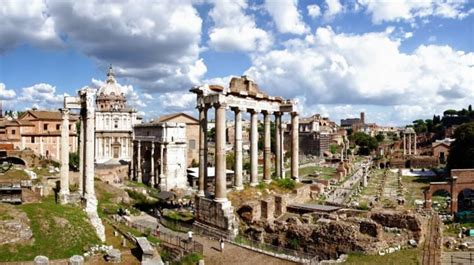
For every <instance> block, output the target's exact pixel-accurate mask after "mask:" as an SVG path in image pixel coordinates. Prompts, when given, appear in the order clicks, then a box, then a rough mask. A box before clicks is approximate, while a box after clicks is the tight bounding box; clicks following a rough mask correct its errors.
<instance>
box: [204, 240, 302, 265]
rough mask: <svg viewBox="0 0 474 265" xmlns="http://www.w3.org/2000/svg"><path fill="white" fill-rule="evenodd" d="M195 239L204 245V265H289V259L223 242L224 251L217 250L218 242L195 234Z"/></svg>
mask: <svg viewBox="0 0 474 265" xmlns="http://www.w3.org/2000/svg"><path fill="white" fill-rule="evenodd" d="M195 240H196V241H197V242H199V243H201V244H202V245H203V247H204V262H205V264H206V265H221V264H225V265H231V264H241V265H255V264H266V265H270V264H271V265H289V264H296V263H294V262H291V261H287V260H282V259H278V258H275V257H272V256H268V255H265V254H261V253H258V252H254V251H251V250H248V249H246V248H242V247H239V246H236V245H233V244H231V243H225V246H224V252H220V250H219V242H218V241H216V240H212V239H209V238H206V237H202V236H195Z"/></svg>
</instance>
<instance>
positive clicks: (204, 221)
mask: <svg viewBox="0 0 474 265" xmlns="http://www.w3.org/2000/svg"><path fill="white" fill-rule="evenodd" d="M194 229H195V231H198V232H199V233H201V234H205V235H208V236H214V237H215V236H218V237H222V238H226V239H234V238H235V237H236V236H237V234H238V226H237V222H236V219H235V216H234V207H232V205H231V203H230V201H224V202H218V201H214V200H212V199H209V198H204V197H199V196H196V219H195V221H194Z"/></svg>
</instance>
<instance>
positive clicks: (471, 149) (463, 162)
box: [448, 122, 474, 169]
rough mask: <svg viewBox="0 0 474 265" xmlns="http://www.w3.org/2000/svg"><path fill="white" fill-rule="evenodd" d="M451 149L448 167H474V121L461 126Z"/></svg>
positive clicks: (456, 132)
mask: <svg viewBox="0 0 474 265" xmlns="http://www.w3.org/2000/svg"><path fill="white" fill-rule="evenodd" d="M454 138H455V139H456V140H455V141H454V142H453V143H452V144H451V148H450V150H449V156H448V168H450V169H455V168H474V122H470V123H465V124H463V125H461V126H459V127H458V128H457V129H456V131H455V132H454Z"/></svg>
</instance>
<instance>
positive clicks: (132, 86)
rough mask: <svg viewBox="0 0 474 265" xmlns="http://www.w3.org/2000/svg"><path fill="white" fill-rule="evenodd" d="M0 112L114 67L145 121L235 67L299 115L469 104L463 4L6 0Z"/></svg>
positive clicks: (394, 117)
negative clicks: (0, 108) (295, 106)
mask: <svg viewBox="0 0 474 265" xmlns="http://www.w3.org/2000/svg"><path fill="white" fill-rule="evenodd" d="M2 3H3V4H4V8H2V9H0V36H2V37H1V38H0V99H1V100H2V101H3V105H4V109H17V110H23V109H27V108H31V107H32V106H35V107H39V108H48V109H54V108H58V107H60V105H61V101H62V100H61V99H62V96H63V95H64V93H66V94H69V95H71V94H74V93H75V91H76V90H77V89H79V88H82V87H84V86H94V87H97V86H100V84H101V82H102V80H104V79H105V73H106V69H107V67H108V65H109V64H113V66H114V68H115V69H116V73H117V77H118V80H119V82H120V84H121V85H122V88H123V89H124V92H125V93H126V94H127V97H128V99H129V103H130V104H131V105H133V106H134V107H136V108H137V109H138V110H139V111H141V112H143V113H144V115H145V117H146V118H153V117H156V116H159V115H161V114H165V113H168V112H175V111H185V112H188V113H191V114H195V115H196V113H194V102H195V98H194V96H193V95H192V94H189V93H188V92H187V91H188V90H189V88H190V87H191V86H193V85H198V84H205V83H218V84H224V85H226V84H227V83H228V81H229V77H230V76H239V75H243V74H247V75H249V76H250V77H252V78H253V79H254V80H255V81H256V82H257V83H258V84H259V85H260V87H261V89H263V90H265V91H266V92H268V93H269V94H271V95H281V96H284V97H286V98H294V99H296V100H297V101H298V104H299V108H300V111H301V112H302V114H303V115H312V114H314V113H322V114H323V115H327V116H329V117H330V118H331V119H333V120H336V121H339V119H341V118H346V117H354V116H357V115H358V113H359V112H360V111H365V112H366V117H367V118H366V119H367V120H368V121H372V122H377V123H379V124H385V125H402V124H407V123H410V122H411V121H412V120H414V119H416V118H429V117H432V115H433V114H434V113H437V114H439V113H441V112H442V111H443V110H445V109H447V108H462V107H467V105H468V104H472V103H474V51H473V48H474V2H472V1H471V2H469V1H462V0H461V1H454V2H453V1H449V2H446V1H414V0H407V1H395V0H389V1H370V0H353V1H338V0H323V1H310V0H305V1H296V0H285V1H284V0H270V1H244V0H235V1H230V0H226V1H215V2H214V1H205V0H200V1H191V0H189V1H184V0H183V1H93V0H90V1H46V0H45V1H42V0H38V1H21V0H20V1H13V0H11V1H10V0H3V1H2Z"/></svg>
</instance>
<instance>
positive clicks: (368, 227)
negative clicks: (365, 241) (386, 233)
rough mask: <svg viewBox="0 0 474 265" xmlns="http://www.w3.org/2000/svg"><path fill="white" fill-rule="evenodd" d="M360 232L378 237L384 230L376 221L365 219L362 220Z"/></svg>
mask: <svg viewBox="0 0 474 265" xmlns="http://www.w3.org/2000/svg"><path fill="white" fill-rule="evenodd" d="M359 232H361V233H362V234H366V235H369V236H372V237H376V238H378V237H379V236H380V233H381V232H382V227H381V226H380V225H379V224H377V223H376V222H374V221H370V220H364V221H361V222H360V226H359Z"/></svg>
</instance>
